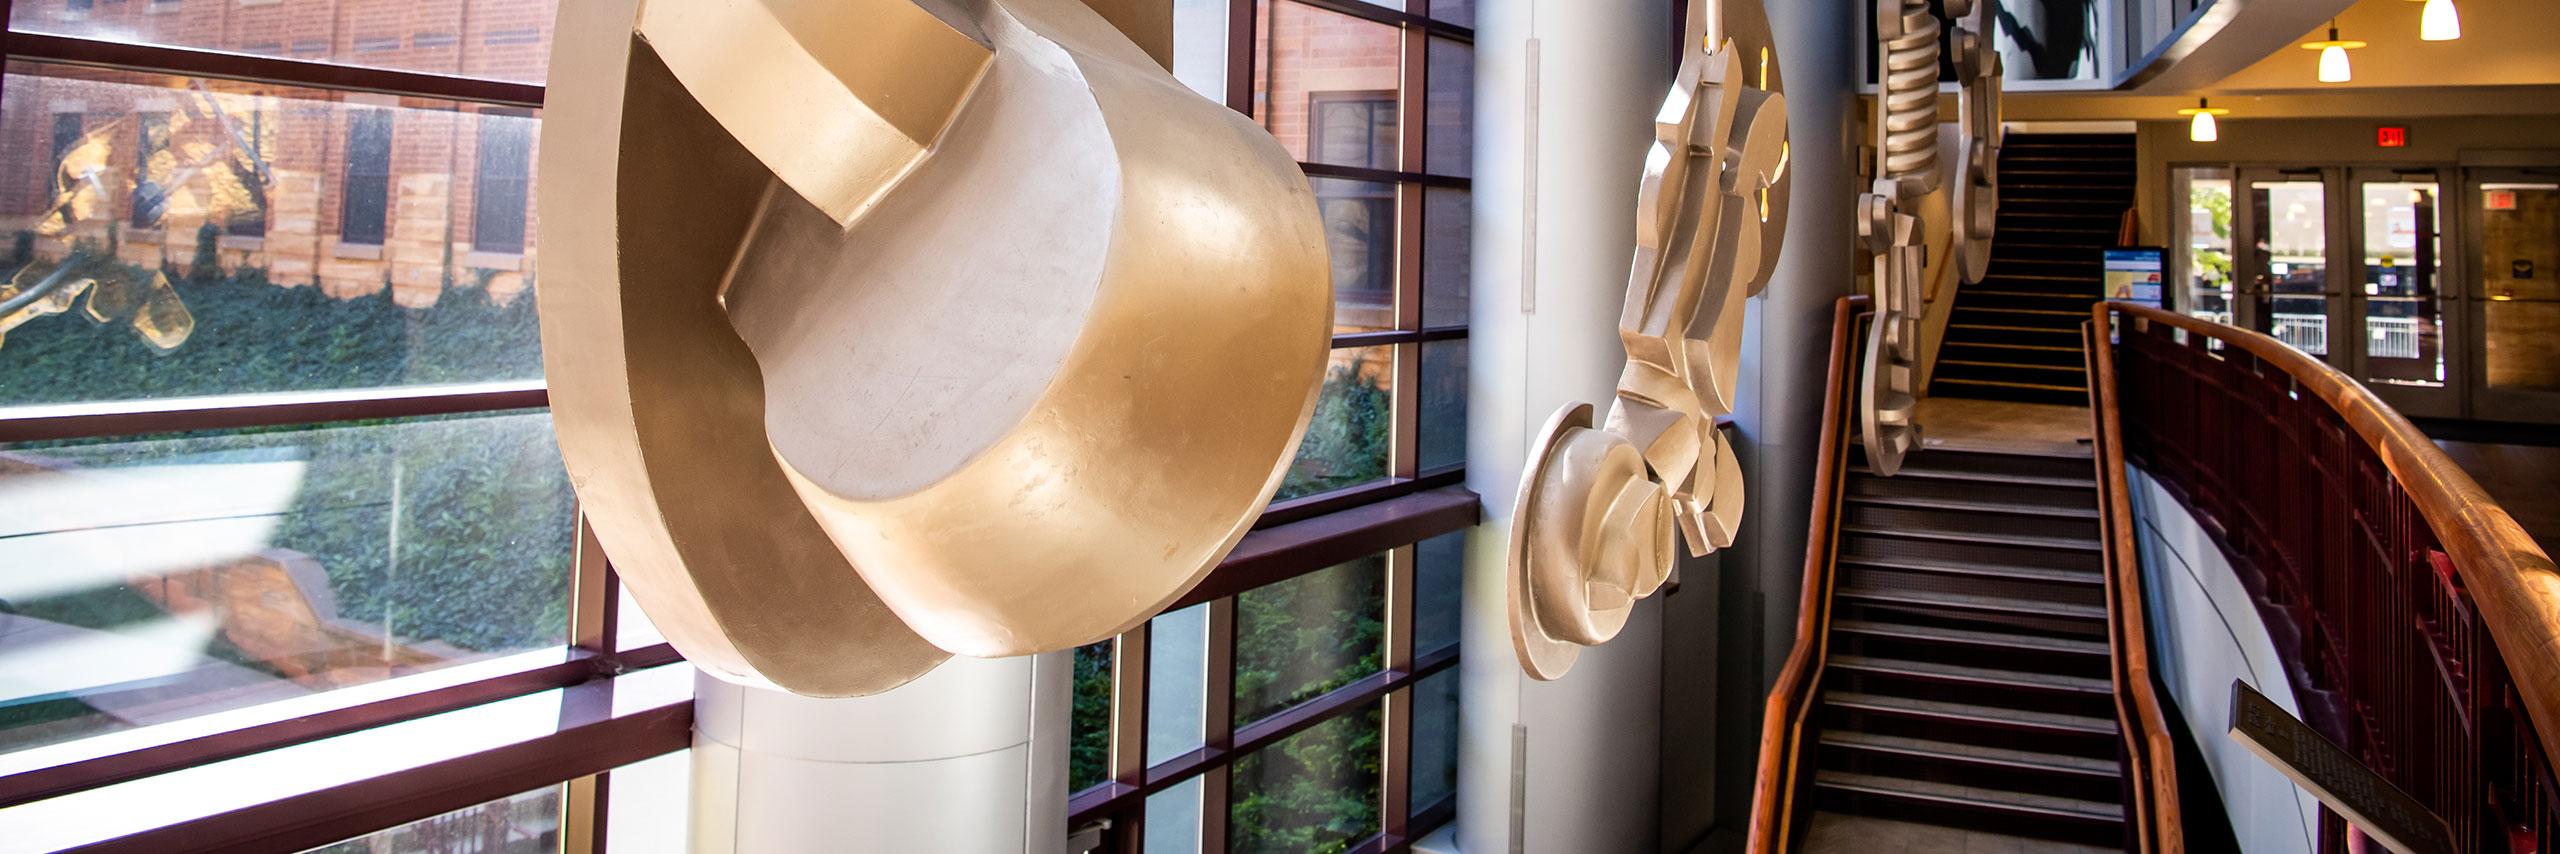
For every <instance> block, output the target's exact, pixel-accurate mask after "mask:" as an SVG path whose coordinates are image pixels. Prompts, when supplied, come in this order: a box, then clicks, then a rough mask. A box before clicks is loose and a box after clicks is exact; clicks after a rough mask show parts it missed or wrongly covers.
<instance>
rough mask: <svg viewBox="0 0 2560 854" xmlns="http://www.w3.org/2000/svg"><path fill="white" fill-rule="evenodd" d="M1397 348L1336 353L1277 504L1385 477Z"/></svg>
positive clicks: (1384, 347)
mask: <svg viewBox="0 0 2560 854" xmlns="http://www.w3.org/2000/svg"><path fill="white" fill-rule="evenodd" d="M1394 386H1395V347H1393V346H1381V347H1363V348H1358V349H1349V348H1346V349H1340V350H1335V351H1333V358H1332V361H1331V363H1330V364H1329V366H1328V367H1327V368H1326V369H1325V375H1324V387H1323V388H1322V389H1320V390H1319V391H1317V393H1316V411H1315V415H1314V417H1312V418H1311V419H1309V421H1308V422H1307V434H1306V437H1305V438H1303V439H1300V440H1299V441H1298V458H1297V460H1296V461H1295V462H1292V463H1290V464H1289V473H1288V474H1287V475H1285V476H1283V477H1282V478H1281V479H1280V489H1279V491H1278V493H1277V494H1275V495H1273V496H1272V500H1274V501H1282V500H1287V499H1291V498H1297V497H1299V496H1304V495H1314V494H1316V493H1319V492H1329V491H1332V490H1336V489H1341V488H1343V487H1347V486H1358V485H1360V484H1363V483H1368V482H1370V481H1373V480H1381V479H1384V478H1385V477H1386V476H1387V465H1388V462H1389V460H1388V457H1387V450H1388V448H1389V447H1390V445H1389V444H1388V443H1389V442H1390V441H1391V437H1392V435H1393V432H1394V431H1393V429H1392V428H1393V427H1394V408H1395V395H1394Z"/></svg>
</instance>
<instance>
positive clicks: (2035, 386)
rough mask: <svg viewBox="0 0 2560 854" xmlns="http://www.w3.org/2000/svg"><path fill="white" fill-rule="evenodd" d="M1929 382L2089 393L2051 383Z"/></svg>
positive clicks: (1947, 379) (1942, 379)
mask: <svg viewBox="0 0 2560 854" xmlns="http://www.w3.org/2000/svg"><path fill="white" fill-rule="evenodd" d="M1929 382H1930V383H1931V384H1932V385H1934V384H1937V383H1960V384H1963V385H1982V386H1993V387H1997V388H2015V389H2028V390H2032V391H2052V392H2072V393H2078V394H2086V393H2088V391H2089V387H2088V386H2087V385H2076V386H2069V385H2054V384H2051V383H2017V382H2008V381H2004V380H1967V379H1957V378H1955V377H1934V378H1932V379H1930V380H1929Z"/></svg>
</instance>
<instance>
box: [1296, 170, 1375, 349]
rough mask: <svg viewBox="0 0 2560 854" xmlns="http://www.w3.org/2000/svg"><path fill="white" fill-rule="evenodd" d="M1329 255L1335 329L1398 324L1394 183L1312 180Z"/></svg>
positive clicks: (1367, 329)
mask: <svg viewBox="0 0 2560 854" xmlns="http://www.w3.org/2000/svg"><path fill="white" fill-rule="evenodd" d="M1308 183H1309V184H1310V185H1312V186H1313V187H1314V188H1315V191H1316V209H1317V210H1318V211H1319V212H1321V213H1323V214H1324V238H1325V248H1326V249H1327V250H1328V251H1329V252H1330V253H1331V254H1332V257H1333V331H1334V333H1335V334H1337V335H1339V334H1342V333H1347V332H1376V331H1379V330H1382V329H1393V328H1395V325H1396V185H1394V184H1385V183H1379V182H1375V181H1353V180H1349V179H1346V178H1310V179H1308Z"/></svg>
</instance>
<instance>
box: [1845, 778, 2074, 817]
mask: <svg viewBox="0 0 2560 854" xmlns="http://www.w3.org/2000/svg"><path fill="white" fill-rule="evenodd" d="M1813 785H1814V786H1815V787H1816V788H1823V789H1831V790H1835V791H1845V792H1858V793H1863V794H1868V795H1882V796H1887V797H1892V798H1898V799H1907V800H1916V801H1922V802H1926V803H1927V804H1928V805H1932V806H1936V807H1941V808H1955V809H1973V810H1990V811H1997V812H2001V813H2012V814H2023V815H2029V816H2040V817H2045V818H2058V819H2068V820H2074V821H2086V822H2092V823H2101V824H2107V823H2112V824H2118V825H2121V824H2122V823H2123V822H2124V808H2123V807H2122V806H2119V805H2116V804H2102V803H2097V802H2095V801H2082V800H2073V799H2071V798H2057V797H2054V796H2051V795H2038V794H2033V793H2029V792H2004V791H2001V790H1998V789H1983V788H1976V787H1973V786H1958V785H1955V784H1952V783H1932V782H1929V781H1927V780H1906V779H1902V778H1899V777H1880V776H1876V775H1873V774H1851V773H1848V772H1844V771H1818V772H1816V773H1815V774H1814V778H1813Z"/></svg>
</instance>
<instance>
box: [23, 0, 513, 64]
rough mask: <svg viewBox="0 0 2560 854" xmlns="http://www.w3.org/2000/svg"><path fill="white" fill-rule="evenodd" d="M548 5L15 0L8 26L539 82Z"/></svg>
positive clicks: (465, 0)
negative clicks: (22, 0)
mask: <svg viewBox="0 0 2560 854" xmlns="http://www.w3.org/2000/svg"><path fill="white" fill-rule="evenodd" d="M556 3H557V0H460V2H445V3H424V4H419V3H412V4H405V5H401V6H397V7H391V8H389V9H388V10H387V11H388V12H389V14H385V13H384V12H385V11H386V9H385V7H382V6H380V5H379V4H367V3H360V2H355V0H319V2H312V0H297V2H294V3H289V4H288V3H273V2H263V3H262V2H248V0H108V2H105V3H92V2H73V3H18V4H15V5H14V6H12V7H11V9H10V15H9V29H11V30H15V31H18V32H28V33H46V34H50V35H61V36H79V37H82V38H91V39H100V40H104V41H113V42H125V43H128V44H148V45H165V46H168V47H183V48H199V49H205V50H217V51H223V52H227V53H244V54H254V55H259V56H273V57H282V58H286V59H295V60H301V61H304V62H321V63H328V64H331V65H357V66H365V67H369V68H390V69H397V70H401V71H424V72H428V73H431V74H441V75H447V76H453V77H477V78H482V79H489V80H506V81H510V82H516V83H536V84H539V83H541V82H542V78H543V73H544V72H545V71H546V70H547V69H548V68H549V62H548V60H549V59H550V57H551V19H552V9H553V8H554V6H555V5H556Z"/></svg>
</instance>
